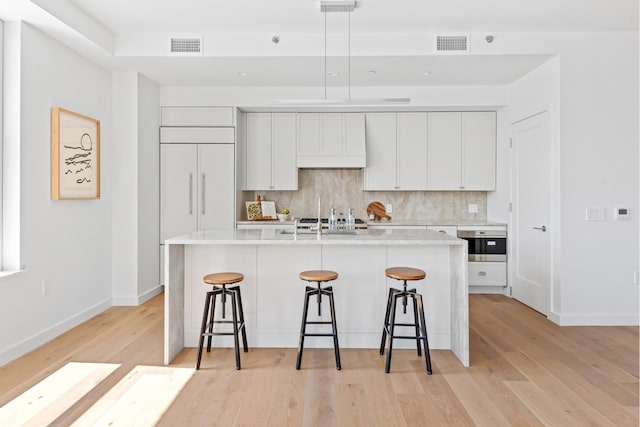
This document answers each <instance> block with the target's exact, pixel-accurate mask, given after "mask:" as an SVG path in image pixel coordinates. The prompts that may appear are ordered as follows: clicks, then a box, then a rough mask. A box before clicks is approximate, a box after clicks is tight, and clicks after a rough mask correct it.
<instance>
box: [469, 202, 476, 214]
mask: <svg viewBox="0 0 640 427" xmlns="http://www.w3.org/2000/svg"><path fill="white" fill-rule="evenodd" d="M469 213H478V205H476V204H475V203H474V204H472V205H469Z"/></svg>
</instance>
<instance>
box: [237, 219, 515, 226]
mask: <svg viewBox="0 0 640 427" xmlns="http://www.w3.org/2000/svg"><path fill="white" fill-rule="evenodd" d="M366 223H367V224H368V225H370V226H376V225H384V226H389V227H392V226H408V225H409V226H412V225H414V226H427V225H432V226H440V225H442V226H444V225H450V226H454V227H457V226H500V227H506V225H507V224H505V223H504V222H494V221H486V220H479V221H457V222H456V221H443V220H429V219H393V220H391V221H384V220H382V221H371V220H366ZM236 224H241V225H255V226H260V225H277V224H281V225H289V226H291V225H294V224H295V222H294V221H278V220H273V221H236Z"/></svg>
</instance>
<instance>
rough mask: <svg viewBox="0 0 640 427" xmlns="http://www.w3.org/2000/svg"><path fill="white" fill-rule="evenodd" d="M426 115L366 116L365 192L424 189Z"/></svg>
mask: <svg viewBox="0 0 640 427" xmlns="http://www.w3.org/2000/svg"><path fill="white" fill-rule="evenodd" d="M427 124H428V120H427V113H426V112H418V113H367V117H366V133H367V168H366V169H365V173H364V189H365V190H378V191H385V190H405V191H407V190H427V143H428V133H427Z"/></svg>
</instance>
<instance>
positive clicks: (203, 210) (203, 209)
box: [202, 174, 205, 215]
mask: <svg viewBox="0 0 640 427" xmlns="http://www.w3.org/2000/svg"><path fill="white" fill-rule="evenodd" d="M204 182H205V178H204V174H202V215H204V212H205V208H204Z"/></svg>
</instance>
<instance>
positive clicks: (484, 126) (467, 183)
mask: <svg viewBox="0 0 640 427" xmlns="http://www.w3.org/2000/svg"><path fill="white" fill-rule="evenodd" d="M462 185H463V186H464V189H465V190H483V191H490V190H495V189H496V113H495V112H493V111H482V112H468V113H467V112H465V113H462Z"/></svg>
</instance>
